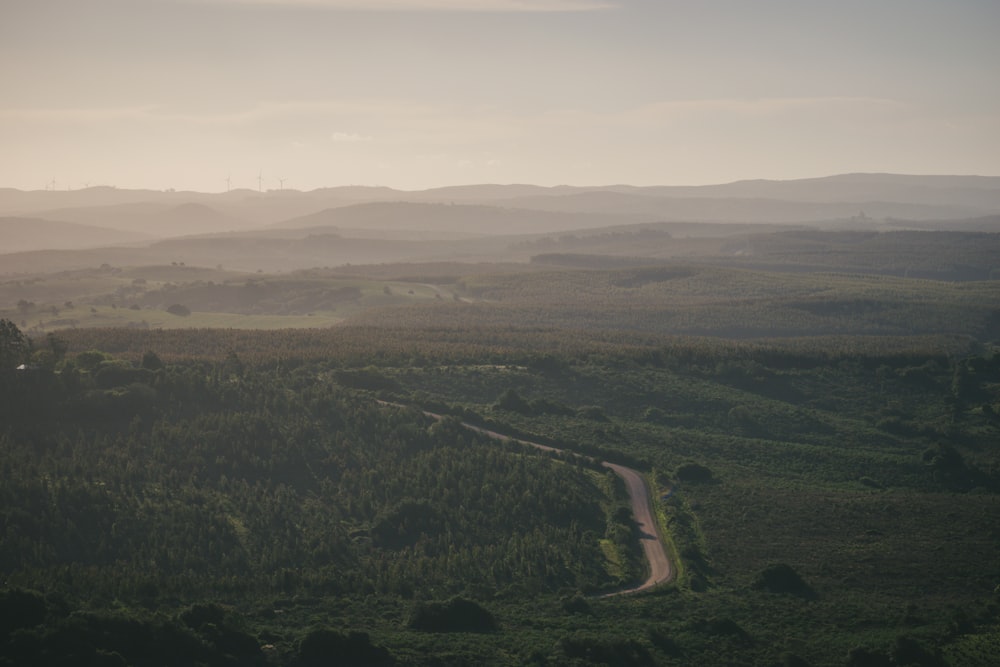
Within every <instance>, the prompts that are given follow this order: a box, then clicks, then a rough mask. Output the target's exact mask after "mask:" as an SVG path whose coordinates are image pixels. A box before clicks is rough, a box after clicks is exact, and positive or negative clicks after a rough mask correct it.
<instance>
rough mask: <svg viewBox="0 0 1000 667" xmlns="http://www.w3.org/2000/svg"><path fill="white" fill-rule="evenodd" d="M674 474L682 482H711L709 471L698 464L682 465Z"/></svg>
mask: <svg viewBox="0 0 1000 667" xmlns="http://www.w3.org/2000/svg"><path fill="white" fill-rule="evenodd" d="M674 474H675V476H676V477H677V479H678V480H680V481H682V482H711V481H712V477H713V475H712V471H711V469H710V468H707V467H705V466H703V465H701V464H700V463H682V464H681V465H679V466H678V467H677V470H676V471H675V473H674Z"/></svg>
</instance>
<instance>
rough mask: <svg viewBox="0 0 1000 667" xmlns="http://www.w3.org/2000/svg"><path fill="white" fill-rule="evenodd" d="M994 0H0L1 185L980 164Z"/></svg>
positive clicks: (556, 179) (493, 177)
mask: <svg viewBox="0 0 1000 667" xmlns="http://www.w3.org/2000/svg"><path fill="white" fill-rule="evenodd" d="M998 27H1000V2H997V1H996V0H947V1H945V0H934V1H932V0H837V2H831V1H829V0H697V1H695V0H684V1H681V0H0V187H15V188H20V189H26V190H36V189H38V190H40V189H44V188H52V187H54V188H56V189H68V188H71V189H77V188H82V187H86V186H88V185H90V186H95V185H113V186H116V187H121V188H152V189H168V188H174V189H178V190H181V189H190V190H200V191H207V192H219V191H225V190H226V189H227V188H234V189H235V188H251V189H255V190H256V189H258V187H260V188H262V189H264V190H269V189H280V188H294V189H299V190H311V189H315V188H321V187H330V186H338V185H382V186H390V187H395V188H401V189H424V188H430V187H437V186H445V185H458V184H471V183H533V184H538V185H547V186H548V185H558V184H570V185H608V184H619V183H627V184H632V185H697V184H709V183H725V182H730V181H735V180H741V179H754V178H768V179H794V178H808V177H817V176H826V175H832V174H837V173H847V172H893V173H907V174H979V175H988V176H996V175H1000V83H998V82H1000V40H998V39H997V38H996V31H997V28H998Z"/></svg>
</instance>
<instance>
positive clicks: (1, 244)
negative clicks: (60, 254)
mask: <svg viewBox="0 0 1000 667" xmlns="http://www.w3.org/2000/svg"><path fill="white" fill-rule="evenodd" d="M150 239H151V237H150V236H149V235H148V234H142V233H139V232H135V231H123V230H119V229H111V228H108V227H97V226H93V225H85V224H77V223H73V222H64V221H61V220H47V219H44V218H19V217H4V218H0V249H2V250H3V252H6V253H12V252H24V251H29V250H45V249H53V250H64V249H68V248H96V247H99V246H110V245H121V244H126V243H136V242H141V241H148V240H150Z"/></svg>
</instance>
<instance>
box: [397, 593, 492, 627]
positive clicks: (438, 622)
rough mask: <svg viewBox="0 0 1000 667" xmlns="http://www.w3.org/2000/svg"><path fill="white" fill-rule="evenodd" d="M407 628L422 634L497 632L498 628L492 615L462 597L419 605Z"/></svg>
mask: <svg viewBox="0 0 1000 667" xmlns="http://www.w3.org/2000/svg"><path fill="white" fill-rule="evenodd" d="M407 626H408V627H410V628H412V629H414V630H419V631H421V632H496V630H497V627H498V626H497V621H496V619H495V618H494V617H493V614H492V613H490V612H489V611H488V610H486V609H485V608H483V607H482V606H481V605H479V604H478V603H476V602H473V601H472V600H466V599H464V598H460V597H455V598H452V599H450V600H448V601H447V602H421V603H418V604H417V605H416V607H414V609H413V613H412V614H411V615H410V618H409V620H408V621H407Z"/></svg>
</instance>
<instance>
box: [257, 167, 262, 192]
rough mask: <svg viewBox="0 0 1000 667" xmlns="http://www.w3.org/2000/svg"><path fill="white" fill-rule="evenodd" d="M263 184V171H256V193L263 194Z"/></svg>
mask: <svg viewBox="0 0 1000 667" xmlns="http://www.w3.org/2000/svg"><path fill="white" fill-rule="evenodd" d="M263 183H264V172H263V171H258V172H257V192H263V191H264V185H263Z"/></svg>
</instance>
